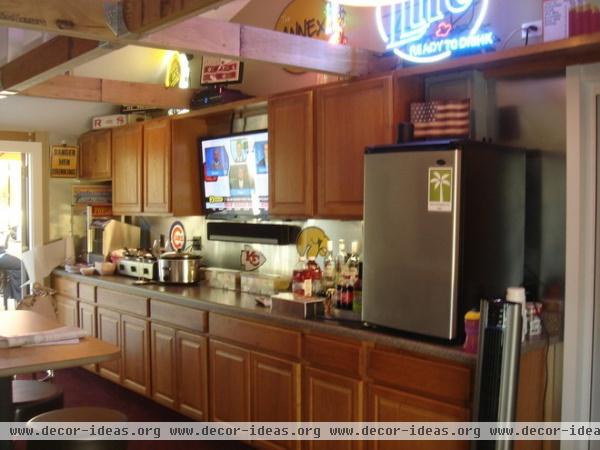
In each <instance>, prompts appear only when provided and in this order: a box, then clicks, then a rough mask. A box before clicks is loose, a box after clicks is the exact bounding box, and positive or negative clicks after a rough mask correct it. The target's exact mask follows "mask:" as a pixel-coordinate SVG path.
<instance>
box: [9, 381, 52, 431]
mask: <svg viewBox="0 0 600 450" xmlns="http://www.w3.org/2000/svg"><path fill="white" fill-rule="evenodd" d="M12 397H13V407H14V409H15V421H16V422H26V421H28V420H29V419H31V418H32V417H34V416H37V415H38V414H42V413H44V412H46V411H52V410H54V409H58V408H62V406H63V390H62V389H61V388H60V387H59V386H56V385H55V384H52V383H43V382H41V381H35V380H13V382H12Z"/></svg>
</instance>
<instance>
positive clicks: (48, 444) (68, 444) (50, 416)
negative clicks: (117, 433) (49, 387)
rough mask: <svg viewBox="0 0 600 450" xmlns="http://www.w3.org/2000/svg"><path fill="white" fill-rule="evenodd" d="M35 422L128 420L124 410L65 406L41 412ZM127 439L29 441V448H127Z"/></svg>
mask: <svg viewBox="0 0 600 450" xmlns="http://www.w3.org/2000/svg"><path fill="white" fill-rule="evenodd" d="M35 422H127V416H126V415H125V414H123V413H122V412H119V411H116V410H114V409H108V408H97V407H87V406H85V407H78V408H64V409H57V410H55V411H49V412H46V413H44V414H40V415H38V416H35V417H34V418H33V419H31V420H30V421H29V422H28V423H29V424H31V423H35ZM126 449H127V441H28V442H27V450H126Z"/></svg>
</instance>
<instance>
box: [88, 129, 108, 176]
mask: <svg viewBox="0 0 600 450" xmlns="http://www.w3.org/2000/svg"><path fill="white" fill-rule="evenodd" d="M92 151H93V153H92V156H93V158H92V161H93V164H92V169H91V174H90V178H92V179H94V180H110V179H111V178H112V147H111V130H102V131H97V132H95V133H94V134H93V145H92Z"/></svg>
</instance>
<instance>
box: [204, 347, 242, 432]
mask: <svg viewBox="0 0 600 450" xmlns="http://www.w3.org/2000/svg"><path fill="white" fill-rule="evenodd" d="M209 348H210V385H211V391H210V395H211V397H210V400H211V402H210V403H211V406H210V408H211V420H212V421H215V422H250V420H251V419H250V352H249V351H248V350H245V349H243V348H241V347H237V346H235V345H230V344H225V343H223V342H219V341H215V340H212V339H211V341H210V346H209Z"/></svg>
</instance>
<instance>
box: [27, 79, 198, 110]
mask: <svg viewBox="0 0 600 450" xmlns="http://www.w3.org/2000/svg"><path fill="white" fill-rule="evenodd" d="M21 94H23V95H27V96H31V97H46V98H56V99H64V100H80V101H87V102H103V103H113V104H116V105H144V106H154V107H156V108H189V105H190V101H191V99H192V96H193V94H194V90H193V89H177V88H175V89H168V88H165V87H164V86H161V85H159V84H150V83H132V82H128V81H117V80H102V79H100V78H91V77H77V76H71V75H60V76H57V77H54V78H52V79H51V80H48V81H46V82H44V83H40V84H38V85H36V86H33V87H31V88H29V89H26V90H25V91H23V92H21Z"/></svg>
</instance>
